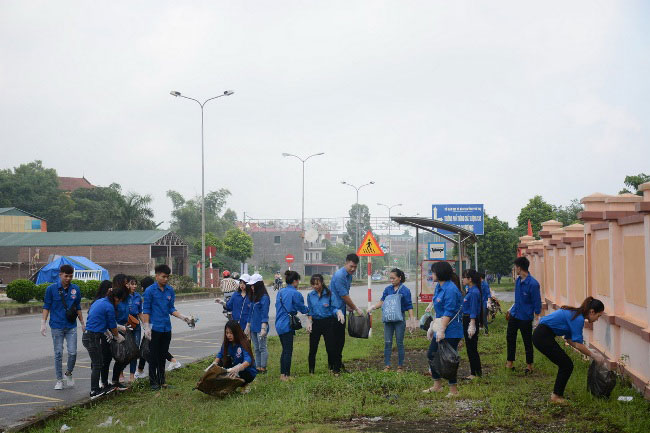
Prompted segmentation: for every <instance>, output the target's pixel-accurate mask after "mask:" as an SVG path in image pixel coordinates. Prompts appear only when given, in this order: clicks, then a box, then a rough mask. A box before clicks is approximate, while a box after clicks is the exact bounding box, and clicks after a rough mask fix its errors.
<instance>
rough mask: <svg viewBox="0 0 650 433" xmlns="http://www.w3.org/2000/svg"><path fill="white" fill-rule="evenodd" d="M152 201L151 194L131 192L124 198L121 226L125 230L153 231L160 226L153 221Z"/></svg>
mask: <svg viewBox="0 0 650 433" xmlns="http://www.w3.org/2000/svg"><path fill="white" fill-rule="evenodd" d="M151 202H152V199H151V196H150V195H149V194H147V195H140V194H137V193H135V192H130V193H128V194H127V195H126V197H125V198H124V208H123V210H122V217H123V218H122V219H123V220H122V223H121V226H122V228H123V229H124V230H152V229H155V228H156V227H158V226H159V225H160V224H162V223H159V224H156V223H155V222H154V221H153V209H151V207H150V205H151Z"/></svg>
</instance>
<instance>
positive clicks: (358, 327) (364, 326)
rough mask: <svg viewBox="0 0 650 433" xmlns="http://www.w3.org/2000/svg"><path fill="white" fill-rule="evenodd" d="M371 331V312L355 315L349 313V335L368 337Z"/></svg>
mask: <svg viewBox="0 0 650 433" xmlns="http://www.w3.org/2000/svg"><path fill="white" fill-rule="evenodd" d="M369 333H370V314H364V315H362V316H355V315H354V313H350V314H349V315H348V335H349V336H350V337H352V338H368V334H369Z"/></svg>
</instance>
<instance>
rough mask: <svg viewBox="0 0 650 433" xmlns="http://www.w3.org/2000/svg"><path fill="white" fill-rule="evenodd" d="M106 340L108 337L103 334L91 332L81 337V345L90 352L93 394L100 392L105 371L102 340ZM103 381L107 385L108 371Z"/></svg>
mask: <svg viewBox="0 0 650 433" xmlns="http://www.w3.org/2000/svg"><path fill="white" fill-rule="evenodd" d="M105 339H106V337H105V336H104V334H102V333H101V332H90V331H86V332H84V334H83V336H82V337H81V344H83V345H84V347H85V348H86V350H88V356H90V390H91V391H93V392H98V391H99V378H100V376H102V373H103V371H104V370H103V366H104V351H103V347H102V340H105ZM109 356H110V355H109ZM109 362H110V358H109ZM102 381H103V383H104V385H107V382H108V369H106V374H105V376H103V377H102Z"/></svg>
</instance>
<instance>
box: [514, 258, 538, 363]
mask: <svg viewBox="0 0 650 433" xmlns="http://www.w3.org/2000/svg"><path fill="white" fill-rule="evenodd" d="M514 265H515V273H516V274H517V275H518V277H517V280H516V282H515V303H514V304H513V305H512V307H510V310H509V312H508V313H506V319H507V320H508V328H507V330H506V342H507V352H508V353H507V361H506V368H508V369H510V370H514V369H515V367H513V366H512V364H513V363H514V362H515V353H516V350H517V332H518V331H521V338H522V339H523V340H524V350H525V352H526V369H525V370H524V373H525V374H531V373H532V372H533V340H532V338H533V318H535V320H539V315H540V313H541V312H542V297H541V295H540V288H539V283H538V282H537V280H536V279H535V278H533V276H532V275H530V274H529V273H528V266H530V262H529V261H528V259H527V258H526V257H517V258H516V259H515V261H514Z"/></svg>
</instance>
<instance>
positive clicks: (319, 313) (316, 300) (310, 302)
mask: <svg viewBox="0 0 650 433" xmlns="http://www.w3.org/2000/svg"><path fill="white" fill-rule="evenodd" d="M307 308H308V309H309V312H308V313H307V314H308V315H310V316H311V317H313V318H314V319H326V318H328V317H332V316H335V315H336V312H337V311H339V309H338V308H336V307H335V306H334V305H333V300H332V292H331V291H328V294H327V295H325V290H324V289H323V291H322V292H321V294H320V295H319V294H318V292H317V291H316V290H312V291H311V292H309V294H308V295H307Z"/></svg>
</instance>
